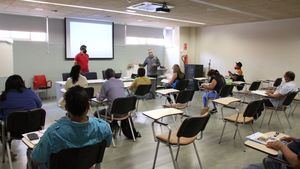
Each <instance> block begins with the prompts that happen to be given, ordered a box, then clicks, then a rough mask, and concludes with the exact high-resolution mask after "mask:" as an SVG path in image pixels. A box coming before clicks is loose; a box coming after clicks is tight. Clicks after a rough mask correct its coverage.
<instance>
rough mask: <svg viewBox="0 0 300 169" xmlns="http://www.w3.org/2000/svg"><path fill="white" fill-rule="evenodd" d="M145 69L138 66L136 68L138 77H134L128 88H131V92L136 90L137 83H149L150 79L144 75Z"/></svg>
mask: <svg viewBox="0 0 300 169" xmlns="http://www.w3.org/2000/svg"><path fill="white" fill-rule="evenodd" d="M145 73H146V71H145V69H144V68H142V67H140V68H139V69H138V78H136V79H134V81H133V82H132V84H131V86H129V90H131V91H132V92H133V93H134V92H135V91H136V89H137V88H138V86H139V85H149V84H151V80H150V79H149V78H148V77H146V76H145Z"/></svg>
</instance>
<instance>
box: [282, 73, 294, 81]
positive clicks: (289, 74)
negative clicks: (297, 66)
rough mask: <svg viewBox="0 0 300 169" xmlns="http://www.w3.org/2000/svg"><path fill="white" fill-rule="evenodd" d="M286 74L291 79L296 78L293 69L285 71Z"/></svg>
mask: <svg viewBox="0 0 300 169" xmlns="http://www.w3.org/2000/svg"><path fill="white" fill-rule="evenodd" d="M284 76H286V77H288V78H289V79H290V80H291V81H293V80H295V73H294V72H292V71H287V72H285V74H284Z"/></svg>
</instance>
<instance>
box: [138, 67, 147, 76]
mask: <svg viewBox="0 0 300 169" xmlns="http://www.w3.org/2000/svg"><path fill="white" fill-rule="evenodd" d="M145 74H146V71H145V69H144V68H142V67H140V68H139V69H138V76H139V77H143V76H145Z"/></svg>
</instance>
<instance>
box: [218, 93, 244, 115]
mask: <svg viewBox="0 0 300 169" xmlns="http://www.w3.org/2000/svg"><path fill="white" fill-rule="evenodd" d="M213 102H214V103H217V104H220V105H222V107H221V114H222V119H224V113H223V108H224V107H225V106H229V104H231V103H235V102H241V99H237V98H234V97H223V98H219V99H215V100H213Z"/></svg>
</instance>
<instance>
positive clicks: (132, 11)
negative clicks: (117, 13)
mask: <svg viewBox="0 0 300 169" xmlns="http://www.w3.org/2000/svg"><path fill="white" fill-rule="evenodd" d="M126 11H127V12H131V13H136V11H134V10H129V9H127V10H126Z"/></svg>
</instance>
